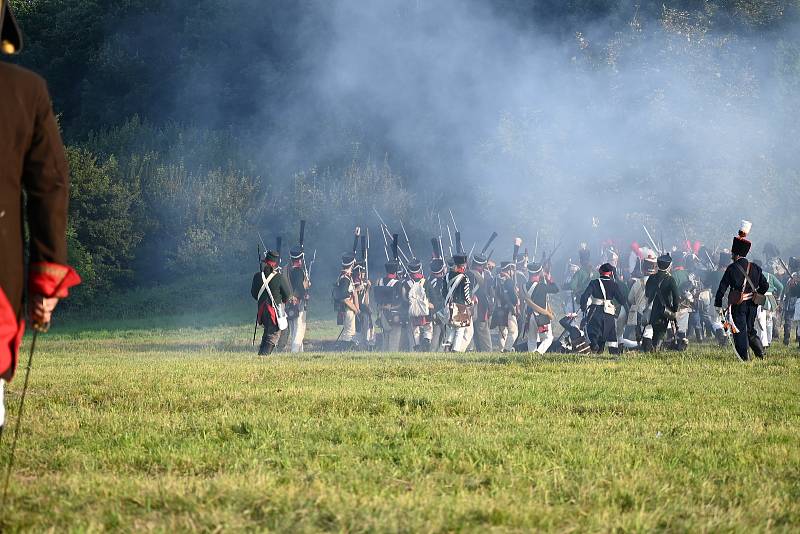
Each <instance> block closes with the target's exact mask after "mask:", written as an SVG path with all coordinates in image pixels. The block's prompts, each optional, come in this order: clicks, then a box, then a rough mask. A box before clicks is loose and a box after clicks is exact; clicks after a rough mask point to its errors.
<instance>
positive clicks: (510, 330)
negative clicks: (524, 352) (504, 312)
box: [502, 313, 519, 352]
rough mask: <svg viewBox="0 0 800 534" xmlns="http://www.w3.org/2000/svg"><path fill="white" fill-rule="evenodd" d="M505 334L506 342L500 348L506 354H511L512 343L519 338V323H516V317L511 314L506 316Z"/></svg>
mask: <svg viewBox="0 0 800 534" xmlns="http://www.w3.org/2000/svg"><path fill="white" fill-rule="evenodd" d="M506 332H507V333H506V342H505V343H504V344H503V345H502V347H503V350H505V351H506V352H511V351H513V350H514V343H516V342H517V338H518V337H519V321H517V316H516V315H514V314H513V313H510V314H508V321H507V325H506Z"/></svg>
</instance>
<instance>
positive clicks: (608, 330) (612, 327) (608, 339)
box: [603, 314, 619, 354]
mask: <svg viewBox="0 0 800 534" xmlns="http://www.w3.org/2000/svg"><path fill="white" fill-rule="evenodd" d="M603 318H604V321H603V340H604V341H605V345H606V346H607V347H608V353H609V354H619V341H617V320H616V318H615V317H614V316H613V315H611V316H610V315H608V314H603Z"/></svg>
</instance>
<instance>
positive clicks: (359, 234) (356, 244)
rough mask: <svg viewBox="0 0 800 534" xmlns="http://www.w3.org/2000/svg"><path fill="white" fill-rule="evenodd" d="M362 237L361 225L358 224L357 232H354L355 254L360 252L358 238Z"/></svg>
mask: <svg viewBox="0 0 800 534" xmlns="http://www.w3.org/2000/svg"><path fill="white" fill-rule="evenodd" d="M359 237H361V227H360V226H356V229H355V232H353V255H355V253H356V252H358V238H359Z"/></svg>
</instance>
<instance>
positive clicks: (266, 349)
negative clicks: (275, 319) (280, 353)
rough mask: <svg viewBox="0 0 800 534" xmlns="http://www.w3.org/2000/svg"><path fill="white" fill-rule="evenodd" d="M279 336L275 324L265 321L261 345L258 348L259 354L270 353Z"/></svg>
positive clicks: (265, 354) (279, 333)
mask: <svg viewBox="0 0 800 534" xmlns="http://www.w3.org/2000/svg"><path fill="white" fill-rule="evenodd" d="M280 337H281V331H280V330H278V327H277V326H276V325H273V324H272V323H267V324H265V325H264V334H263V335H262V336H261V346H260V347H259V348H258V355H259V356H267V355H269V354H272V352H273V351H274V350H275V347H276V345H277V344H278V341H279V340H280Z"/></svg>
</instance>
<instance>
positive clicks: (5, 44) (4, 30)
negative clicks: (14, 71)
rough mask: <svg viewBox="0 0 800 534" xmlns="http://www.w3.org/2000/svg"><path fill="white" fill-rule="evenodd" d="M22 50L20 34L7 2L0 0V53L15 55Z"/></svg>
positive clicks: (6, 0)
mask: <svg viewBox="0 0 800 534" xmlns="http://www.w3.org/2000/svg"><path fill="white" fill-rule="evenodd" d="M20 50H22V32H21V31H20V29H19V26H18V25H17V20H16V19H15V18H14V12H13V11H11V5H10V4H9V3H8V0H0V51H2V53H4V54H9V55H10V54H17V53H19V51H20Z"/></svg>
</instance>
